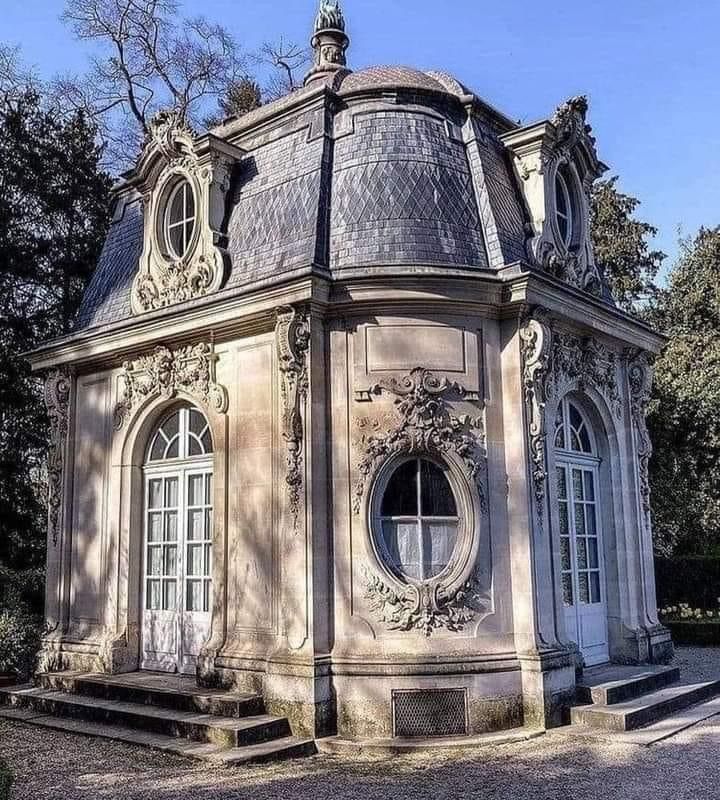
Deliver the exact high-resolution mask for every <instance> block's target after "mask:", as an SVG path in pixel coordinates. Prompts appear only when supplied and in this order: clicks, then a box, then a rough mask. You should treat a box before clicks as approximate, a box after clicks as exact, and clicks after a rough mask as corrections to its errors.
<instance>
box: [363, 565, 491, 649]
mask: <svg viewBox="0 0 720 800" xmlns="http://www.w3.org/2000/svg"><path fill="white" fill-rule="evenodd" d="M365 598H366V599H367V601H368V604H369V607H370V611H371V612H372V613H373V614H374V615H375V616H376V617H377V618H378V619H379V620H380V622H382V623H384V624H385V625H387V627H388V628H389V629H390V630H399V631H410V630H420V631H422V632H423V633H424V634H425V635H426V636H430V635H431V634H432V632H433V631H435V630H438V629H445V630H447V631H451V632H457V631H461V630H463V628H464V627H465V626H466V625H467V624H468V623H470V622H472V621H473V620H474V619H475V618H476V617H477V616H478V615H479V614H481V613H484V612H486V611H488V609H489V607H490V598H489V596H488V595H487V594H486V593H485V592H483V591H482V589H481V587H480V582H479V580H478V577H477V575H476V574H475V573H473V574H472V575H471V576H470V578H469V579H468V580H467V581H466V582H465V583H464V584H463V585H462V586H461V587H460V588H459V589H458V590H457V591H455V592H450V593H447V591H446V590H445V589H444V588H443V587H442V586H440V585H438V584H422V585H420V586H416V585H407V586H406V587H404V589H395V588H393V587H391V586H389V585H388V584H387V583H385V582H384V581H383V580H382V578H380V577H378V576H377V575H373V574H372V573H370V572H369V571H367V570H366V572H365Z"/></svg>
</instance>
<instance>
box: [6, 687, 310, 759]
mask: <svg viewBox="0 0 720 800" xmlns="http://www.w3.org/2000/svg"><path fill="white" fill-rule="evenodd" d="M0 717H4V718H6V719H14V720H20V721H24V722H28V723H31V724H33V725H39V726H42V727H45V728H51V729H53V730H62V731H68V732H73V733H81V734H85V735H88V736H98V737H102V738H107V739H114V740H116V741H121V742H127V743H129V744H136V745H143V746H146V747H151V748H153V749H156V750H161V751H164V752H169V753H174V754H176V755H181V756H186V757H189V758H195V759H199V760H203V761H209V762H211V763H214V764H217V765H222V766H237V765H240V764H248V763H256V762H261V761H272V760H276V759H281V758H299V757H303V756H307V755H312V754H314V753H315V752H316V749H315V743H314V741H313V740H312V739H300V738H297V737H295V736H293V735H292V732H291V730H290V723H289V721H288V720H287V719H286V718H284V717H276V716H272V715H269V714H266V713H265V706H264V702H263V699H262V697H261V696H259V695H253V694H238V693H237V692H232V691H225V690H213V691H208V690H204V689H200V688H198V686H197V685H196V683H195V679H194V678H191V677H184V676H174V675H165V674H159V673H147V672H137V673H133V674H130V675H121V676H112V677H110V676H106V675H91V674H83V673H69V672H63V673H51V674H45V675H40V676H38V678H37V684H36V685H26V686H14V687H7V688H4V689H0Z"/></svg>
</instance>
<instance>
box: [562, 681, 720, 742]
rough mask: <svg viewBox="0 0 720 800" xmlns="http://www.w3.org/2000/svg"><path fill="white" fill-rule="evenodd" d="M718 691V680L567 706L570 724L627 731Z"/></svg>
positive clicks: (695, 702) (716, 693)
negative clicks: (610, 701)
mask: <svg viewBox="0 0 720 800" xmlns="http://www.w3.org/2000/svg"><path fill="white" fill-rule="evenodd" d="M718 694H720V681H710V682H707V683H695V684H691V685H681V686H670V687H666V688H664V689H659V690H658V691H656V692H651V693H650V694H646V695H642V696H641V697H635V698H633V699H632V700H626V701H625V702H624V703H615V704H613V705H602V704H595V705H584V706H574V707H573V708H572V709H570V718H571V721H572V724H573V725H587V726H590V727H592V728H598V729H601V730H606V731H630V730H635V729H636V728H642V727H644V726H646V725H649V724H651V723H653V722H656V721H657V720H660V719H664V718H665V717H668V716H669V715H670V714H673V713H675V712H676V711H680V710H681V709H683V708H688V707H689V706H692V705H695V704H697V703H702V702H703V701H704V700H708V699H709V698H711V697H715V696H716V695H718Z"/></svg>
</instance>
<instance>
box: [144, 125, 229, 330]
mask: <svg viewBox="0 0 720 800" xmlns="http://www.w3.org/2000/svg"><path fill="white" fill-rule="evenodd" d="M243 156H244V152H243V151H242V150H240V149H239V148H237V147H235V146H234V145H231V144H228V143H227V142H224V141H222V140H220V139H217V138H216V137H214V136H213V135H212V134H205V135H204V136H199V137H198V136H196V135H195V133H194V132H193V131H192V129H191V128H190V127H189V126H188V125H187V123H186V122H185V121H184V119H183V118H182V116H181V115H180V114H179V113H177V112H174V111H165V112H161V113H160V114H158V115H157V116H156V117H155V118H154V119H153V121H152V123H151V126H150V132H149V134H148V140H147V142H146V144H145V149H144V150H143V153H142V155H141V157H140V160H139V162H138V165H137V168H136V170H135V174H134V175H133V176H132V177H131V178H130V181H131V182H132V183H135V184H136V186H137V187H138V190H139V191H140V192H141V194H142V196H143V201H144V203H143V206H144V216H145V226H144V242H143V252H142V255H141V257H140V264H139V269H138V274H137V276H136V277H135V280H134V282H133V287H132V293H131V302H132V310H133V313H135V314H144V313H147V312H148V311H155V310H157V309H160V308H165V307H167V306H172V305H176V304H178V303H184V302H187V301H188V300H193V299H195V298H198V297H203V296H205V295H208V294H212V293H213V292H216V291H218V289H220V288H221V287H222V285H223V283H224V281H225V277H226V274H227V270H228V267H229V264H228V255H227V251H226V249H225V230H224V228H225V222H226V209H227V194H228V191H229V189H230V184H231V177H232V173H233V169H234V168H235V166H236V164H238V163H239V162H240V160H241V159H242V158H243Z"/></svg>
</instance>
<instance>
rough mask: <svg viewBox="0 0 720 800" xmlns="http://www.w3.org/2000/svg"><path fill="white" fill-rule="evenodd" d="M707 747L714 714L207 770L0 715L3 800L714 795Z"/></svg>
mask: <svg viewBox="0 0 720 800" xmlns="http://www.w3.org/2000/svg"><path fill="white" fill-rule="evenodd" d="M678 655H679V658H678V663H679V664H680V665H681V666H683V668H684V670H685V671H686V673H688V674H686V678H688V679H689V680H700V679H702V678H704V677H706V678H707V677H714V676H715V675H717V674H720V649H713V650H700V649H695V648H693V649H690V648H688V649H683V650H681V651H680V652H679V654H678ZM691 671H692V674H689V673H690V672H691ZM719 752H720V717H715V718H713V719H710V720H707V721H706V722H704V723H701V724H700V725H697V726H695V727H694V728H691V729H689V730H687V731H684V732H683V733H681V734H678V735H677V736H675V737H673V738H672V739H670V740H667V741H665V742H661V743H659V744H657V745H654V746H653V747H651V748H644V747H638V746H636V745H627V744H622V745H620V744H614V743H612V742H610V741H607V742H604V741H603V742H600V741H588V740H585V741H580V740H577V739H571V738H570V737H569V736H566V735H554V734H549V735H547V736H544V737H541V738H540V739H535V740H532V741H529V742H522V743H520V744H512V745H502V746H494V747H483V748H476V749H474V750H465V751H455V752H453V753H448V752H444V753H437V752H433V753H425V754H414V755H409V756H401V757H394V758H388V757H382V758H373V757H368V756H362V757H358V756H349V755H345V754H343V755H342V756H327V755H319V756H315V757H314V758H310V759H305V760H302V761H290V762H281V763H279V764H270V765H263V766H254V767H245V768H241V769H235V770H219V769H215V768H212V769H210V768H207V767H205V766H203V765H197V764H196V763H194V762H188V761H185V760H183V759H180V758H176V757H171V756H167V755H162V754H158V753H153V752H150V751H148V750H144V749H141V748H136V747H130V746H128V745H123V744H119V743H115V742H108V741H102V740H94V739H87V738H84V737H78V736H74V735H72V734H65V733H54V732H53V733H50V732H48V731H44V730H42V729H40V728H33V727H32V726H28V725H23V724H20V723H10V722H5V721H3V720H0V756H2V757H3V758H5V759H6V760H7V762H8V764H9V765H10V767H11V769H12V770H13V771H14V772H15V775H16V785H15V788H14V790H13V793H12V795H11V797H12V798H13V800H108V799H109V798H113V799H114V798H117V800H141V799H144V798H153V800H231V798H232V799H233V800H241V799H244V798H247V799H248V800H250V799H252V800H296V799H297V800H299V799H300V798H303V800H331V799H332V800H350V799H351V798H352V799H355V798H362V800H387V798H388V796H391V797H393V798H397V800H408V799H409V798H412V800H438V798H457V797H463V798H467V799H468V800H474V799H475V798H477V800H480V799H481V798H482V800H494V799H495V798H501V799H502V800H505V799H506V798H507V800H570V798H589V799H590V800H595V799H596V798H598V799H599V798H603V800H634V798H638V800H639V799H640V798H643V800H644V798H647V797H652V798H653V800H718V799H719V798H720V758H718V753H719Z"/></svg>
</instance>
